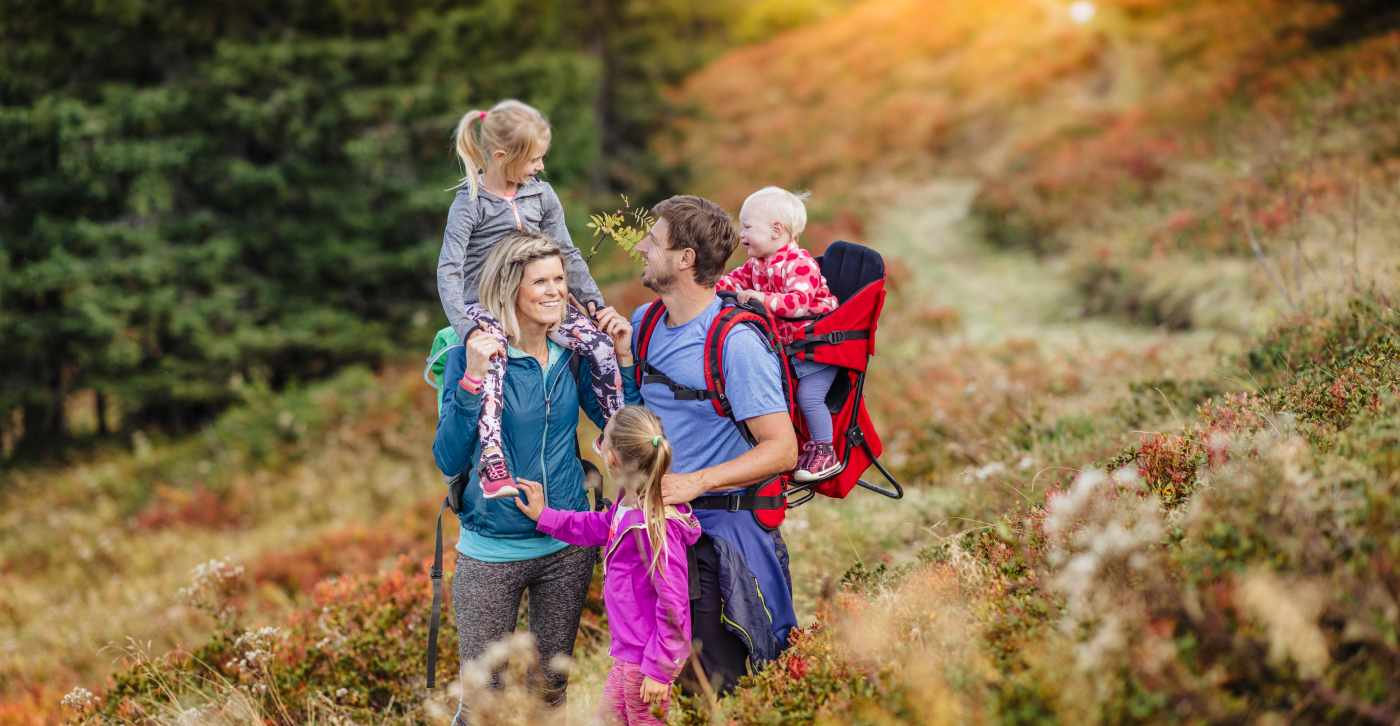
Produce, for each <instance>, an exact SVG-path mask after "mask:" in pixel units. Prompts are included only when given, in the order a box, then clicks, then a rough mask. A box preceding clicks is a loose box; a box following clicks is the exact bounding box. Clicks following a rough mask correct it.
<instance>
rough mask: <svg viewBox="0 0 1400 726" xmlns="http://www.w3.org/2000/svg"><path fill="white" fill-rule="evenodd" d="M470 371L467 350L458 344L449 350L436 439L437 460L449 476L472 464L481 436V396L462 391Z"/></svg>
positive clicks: (434, 454)
mask: <svg viewBox="0 0 1400 726" xmlns="http://www.w3.org/2000/svg"><path fill="white" fill-rule="evenodd" d="M466 372H467V353H466V348H463V347H462V346H460V345H458V346H453V347H452V348H450V349H448V351H447V363H446V365H445V367H444V368H443V371H442V381H443V387H444V388H445V391H444V393H443V401H442V415H441V416H440V417H439V418H438V427H437V435H436V436H434V437H433V460H434V461H436V462H437V465H438V469H440V470H442V473H443V474H446V475H447V476H455V475H457V474H459V473H461V472H462V471H463V470H465V469H466V468H467V467H468V466H469V465H470V464H471V459H472V454H473V453H475V452H476V442H477V439H478V437H479V434H478V433H477V425H478V424H479V423H480V421H481V394H479V393H468V392H467V391H466V389H464V388H462V385H461V383H462V376H463V375H464V374H465V373H466Z"/></svg>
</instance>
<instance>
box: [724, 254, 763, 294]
mask: <svg viewBox="0 0 1400 726" xmlns="http://www.w3.org/2000/svg"><path fill="white" fill-rule="evenodd" d="M715 289H716V290H728V291H730V292H739V291H740V290H757V289H758V288H757V287H755V286H754V284H753V260H749V261H748V262H745V263H744V264H743V265H741V266H740V267H739V268H738V269H735V270H731V271H730V272H726V273H725V274H723V275H721V276H720V278H719V282H717V283H715Z"/></svg>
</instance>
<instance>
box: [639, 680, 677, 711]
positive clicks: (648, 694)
mask: <svg viewBox="0 0 1400 726" xmlns="http://www.w3.org/2000/svg"><path fill="white" fill-rule="evenodd" d="M670 697H671V687H670V686H669V685H667V684H665V683H662V682H661V681H658V680H656V679H654V678H652V677H651V676H642V703H647V704H652V703H661V702H663V701H665V700H666V699H667V698H670Z"/></svg>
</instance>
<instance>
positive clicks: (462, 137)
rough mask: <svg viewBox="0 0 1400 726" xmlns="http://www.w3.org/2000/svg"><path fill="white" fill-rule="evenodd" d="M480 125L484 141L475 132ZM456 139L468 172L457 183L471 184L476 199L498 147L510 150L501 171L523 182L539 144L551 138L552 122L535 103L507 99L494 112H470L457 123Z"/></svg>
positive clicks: (459, 157)
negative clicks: (483, 174) (487, 165)
mask: <svg viewBox="0 0 1400 726" xmlns="http://www.w3.org/2000/svg"><path fill="white" fill-rule="evenodd" d="M478 126H480V127H481V140H480V141H478V140H477V134H476V131H475V129H476V127H478ZM452 138H453V143H454V145H455V146H456V148H457V158H458V159H460V160H461V161H462V167H463V169H464V170H465V172H466V175H465V176H463V177H462V182H461V183H460V184H458V185H457V186H458V187H461V186H465V187H469V188H470V189H471V193H472V199H476V190H477V188H478V187H479V186H481V177H480V175H481V174H482V173H485V171H486V162H487V160H488V159H489V158H490V156H491V154H493V153H495V152H496V151H497V150H500V151H504V152H506V158H505V159H504V160H503V161H502V162H501V173H502V174H503V175H504V176H505V178H507V179H510V180H511V181H517V182H518V181H521V169H522V168H523V167H524V166H525V165H526V164H527V163H529V161H530V155H531V154H533V153H535V147H536V146H537V145H539V143H540V142H541V141H546V142H547V141H549V138H550V130H549V121H547V120H545V117H544V114H542V113H540V112H539V111H538V110H536V109H535V108H534V107H533V106H530V105H528V104H524V103H521V102H519V101H516V100H514V99H507V100H505V101H501V102H500V103H498V104H496V105H495V106H493V107H492V108H491V110H490V111H480V110H475V111H468V112H467V113H466V115H465V116H463V117H462V120H461V121H458V122H457V130H456V131H453V132H452ZM453 188H454V189H455V188H457V187H453Z"/></svg>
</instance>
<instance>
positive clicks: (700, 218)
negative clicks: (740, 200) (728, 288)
mask: <svg viewBox="0 0 1400 726" xmlns="http://www.w3.org/2000/svg"><path fill="white" fill-rule="evenodd" d="M652 211H654V212H655V213H656V216H657V218H658V219H664V220H666V224H667V226H668V227H669V235H668V236H669V237H670V239H669V240H668V247H669V249H673V250H684V249H691V250H695V268H694V270H695V283H696V284H697V285H713V284H715V283H716V282H718V281H719V278H720V275H723V274H724V267H725V264H726V263H728V262H729V256H730V255H732V254H734V250H737V249H739V230H737V229H735V228H734V220H732V219H730V218H729V213H728V212H726V211H724V207H721V206H719V205H718V204H715V203H714V202H712V201H710V200H708V199H701V198H700V197H692V196H680V197H671V198H670V199H667V200H666V201H664V202H662V203H660V204H658V205H656V207H655V208H654V209H653V210H652Z"/></svg>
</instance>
